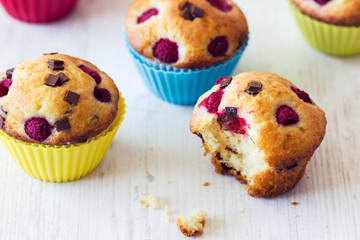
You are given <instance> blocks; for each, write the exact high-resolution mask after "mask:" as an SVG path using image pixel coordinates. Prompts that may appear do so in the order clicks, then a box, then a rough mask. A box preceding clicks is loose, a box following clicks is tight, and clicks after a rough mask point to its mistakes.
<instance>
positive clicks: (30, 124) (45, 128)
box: [24, 117, 53, 142]
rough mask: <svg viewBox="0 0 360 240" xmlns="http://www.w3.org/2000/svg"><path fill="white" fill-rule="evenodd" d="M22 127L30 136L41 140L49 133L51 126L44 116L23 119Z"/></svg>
mask: <svg viewBox="0 0 360 240" xmlns="http://www.w3.org/2000/svg"><path fill="white" fill-rule="evenodd" d="M24 128H25V132H26V134H27V135H28V136H29V137H30V138H32V139H34V140H36V141H39V142H43V141H45V140H46V139H47V138H48V137H49V136H50V135H51V131H52V129H53V126H51V125H50V123H49V122H48V121H47V120H46V119H45V118H42V117H32V118H29V119H27V120H26V121H25V126H24Z"/></svg>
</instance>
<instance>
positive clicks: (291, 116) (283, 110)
mask: <svg viewBox="0 0 360 240" xmlns="http://www.w3.org/2000/svg"><path fill="white" fill-rule="evenodd" d="M276 120H277V122H278V123H279V124H280V125H284V126H289V125H291V124H295V123H297V122H299V115H298V114H297V113H296V112H295V111H294V109H292V108H291V107H289V106H286V105H282V106H280V107H279V108H278V110H277V111H276Z"/></svg>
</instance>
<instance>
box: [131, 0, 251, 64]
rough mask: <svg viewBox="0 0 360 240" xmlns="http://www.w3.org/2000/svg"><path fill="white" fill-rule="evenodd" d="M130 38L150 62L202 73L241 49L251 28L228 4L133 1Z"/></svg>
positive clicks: (219, 1)
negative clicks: (198, 70) (196, 70)
mask: <svg viewBox="0 0 360 240" xmlns="http://www.w3.org/2000/svg"><path fill="white" fill-rule="evenodd" d="M126 34H127V39H128V41H129V43H130V45H131V46H132V47H133V48H134V49H135V51H136V52H138V53H139V54H141V55H143V56H145V57H146V58H149V59H152V60H155V61H158V62H161V63H165V64H171V65H172V66H174V67H178V68H187V69H198V68H203V67H209V66H213V65H216V64H218V63H220V62H223V61H225V60H227V59H229V58H230V57H231V56H232V55H233V54H234V52H236V50H238V49H239V48H241V47H243V46H244V45H245V44H246V42H247V39H248V25H247V22H246V19H245V16H244V14H243V13H242V11H241V10H240V9H239V8H238V7H237V6H236V5H235V3H233V2H232V1H230V0H189V1H186V0H172V1H168V0H135V1H134V2H133V3H132V4H131V6H130V7H129V9H128V13H127V19H126Z"/></svg>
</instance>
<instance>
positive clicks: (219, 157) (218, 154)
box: [216, 152, 222, 160]
mask: <svg viewBox="0 0 360 240" xmlns="http://www.w3.org/2000/svg"><path fill="white" fill-rule="evenodd" d="M216 159H217V160H222V157H221V156H220V153H219V152H217V153H216Z"/></svg>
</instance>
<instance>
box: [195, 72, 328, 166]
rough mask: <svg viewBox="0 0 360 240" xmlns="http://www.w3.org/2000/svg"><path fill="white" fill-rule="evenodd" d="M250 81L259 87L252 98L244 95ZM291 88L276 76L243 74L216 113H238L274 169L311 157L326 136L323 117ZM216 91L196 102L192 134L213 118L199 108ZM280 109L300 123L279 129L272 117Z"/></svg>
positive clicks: (236, 77)
mask: <svg viewBox="0 0 360 240" xmlns="http://www.w3.org/2000/svg"><path fill="white" fill-rule="evenodd" d="M251 81H255V82H261V83H262V90H261V92H260V93H259V94H258V95H256V96H255V97H254V96H252V95H249V94H247V93H245V91H244V90H245V89H246V88H247V87H248V85H249V83H250V82H251ZM290 86H295V85H294V84H292V83H291V82H290V81H288V80H286V79H284V78H282V77H280V76H278V75H276V74H270V73H260V72H249V73H242V74H239V75H237V76H235V77H233V80H232V82H231V84H230V85H229V86H228V87H227V88H226V89H225V91H226V92H225V93H224V97H223V99H222V101H221V104H220V106H219V112H221V110H222V109H224V108H225V107H228V106H236V107H237V108H238V109H241V113H242V114H244V116H246V117H247V118H248V120H249V121H248V122H249V123H251V124H252V126H250V127H251V128H252V129H254V130H255V131H256V136H255V139H254V141H255V143H256V146H257V147H258V148H259V149H260V150H261V151H263V152H264V153H265V161H266V163H268V164H269V166H270V167H273V168H285V167H287V166H291V165H293V164H295V163H297V162H299V161H301V160H302V159H304V158H307V157H309V156H311V155H312V154H313V152H314V151H315V149H316V148H317V147H318V146H319V145H320V143H321V141H322V140H323V138H324V136H325V129H326V118H325V113H324V112H323V111H322V110H321V109H320V108H319V107H318V106H317V105H316V104H315V103H314V104H309V103H306V102H304V101H303V100H301V99H300V98H299V97H298V96H297V95H296V94H295V93H294V92H293V91H292V90H291V88H290ZM218 89H219V85H216V86H214V87H213V88H212V89H211V90H210V91H208V92H206V93H205V94H203V95H202V96H201V97H200V98H199V100H198V102H197V104H196V106H195V108H194V112H193V114H192V118H191V122H190V130H191V132H193V133H198V134H200V131H199V129H201V128H202V127H203V126H205V125H206V124H208V122H209V120H206V121H204V118H207V119H209V118H210V120H211V119H212V118H215V117H216V115H212V116H210V114H207V113H204V111H202V109H201V108H203V107H201V108H199V104H200V103H201V102H202V100H203V99H205V98H206V97H207V96H209V95H210V94H211V93H212V92H214V91H216V90H218ZM281 105H288V106H290V107H292V108H293V109H295V111H296V112H297V113H298V115H299V117H300V120H299V123H297V124H294V125H290V126H286V127H284V126H280V125H279V124H278V123H277V122H276V116H275V113H276V110H277V108H278V107H280V106H281ZM272 143H276V144H272Z"/></svg>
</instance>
